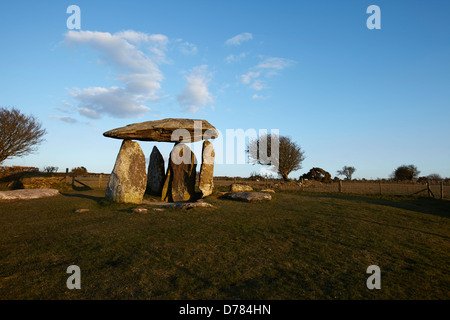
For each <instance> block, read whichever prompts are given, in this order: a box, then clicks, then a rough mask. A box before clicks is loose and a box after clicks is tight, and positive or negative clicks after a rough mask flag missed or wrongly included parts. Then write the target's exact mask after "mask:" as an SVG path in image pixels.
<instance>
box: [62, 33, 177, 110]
mask: <svg viewBox="0 0 450 320" xmlns="http://www.w3.org/2000/svg"><path fill="white" fill-rule="evenodd" d="M65 42H66V43H67V44H68V45H88V46H90V47H92V48H93V49H94V50H97V51H98V52H100V53H101V54H102V59H103V60H105V61H106V62H109V63H110V64H111V65H112V66H113V67H115V68H116V69H117V70H118V71H119V72H120V74H119V75H118V76H117V78H116V80H117V81H119V82H121V83H122V84H123V87H116V86H114V87H109V88H103V87H90V88H85V89H79V88H75V89H74V90H72V91H71V93H70V94H71V96H72V98H74V99H75V100H77V101H78V103H79V104H78V107H77V110H78V112H79V113H80V114H81V115H83V116H86V117H88V118H92V119H98V118H101V116H102V115H103V114H108V115H110V116H113V117H118V118H121V117H139V116H142V115H144V114H145V113H146V112H148V111H149V110H150V108H148V107H146V106H145V105H144V103H146V102H149V101H156V100H157V99H158V92H159V91H160V89H161V82H162V80H163V79H164V77H163V74H162V73H161V71H160V70H159V68H158V65H157V64H158V63H162V62H164V61H165V51H166V47H167V43H168V38H167V37H166V36H165V35H161V34H150V35H149V34H145V33H142V32H136V31H133V30H127V31H122V32H118V33H115V34H111V33H109V32H97V31H69V32H67V33H66V38H65ZM144 44H145V45H146V48H147V50H148V51H149V52H150V53H151V54H152V55H150V54H145V53H144V52H143V51H142V50H140V49H139V46H141V45H144Z"/></svg>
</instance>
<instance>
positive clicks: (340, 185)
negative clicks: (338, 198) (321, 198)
mask: <svg viewBox="0 0 450 320" xmlns="http://www.w3.org/2000/svg"><path fill="white" fill-rule="evenodd" d="M339 192H342V180H339Z"/></svg>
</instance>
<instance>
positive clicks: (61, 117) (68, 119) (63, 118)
mask: <svg viewBox="0 0 450 320" xmlns="http://www.w3.org/2000/svg"><path fill="white" fill-rule="evenodd" d="M49 117H50V118H54V119H58V120H61V121H64V122H66V123H72V124H73V123H78V120H77V119H74V118H72V117H68V116H49Z"/></svg>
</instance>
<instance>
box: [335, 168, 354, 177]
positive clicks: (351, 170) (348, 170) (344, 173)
mask: <svg viewBox="0 0 450 320" xmlns="http://www.w3.org/2000/svg"><path fill="white" fill-rule="evenodd" d="M355 171H356V169H355V167H348V166H344V167H343V168H342V170H338V171H337V175H338V176H345V180H352V175H353V174H354V173H355Z"/></svg>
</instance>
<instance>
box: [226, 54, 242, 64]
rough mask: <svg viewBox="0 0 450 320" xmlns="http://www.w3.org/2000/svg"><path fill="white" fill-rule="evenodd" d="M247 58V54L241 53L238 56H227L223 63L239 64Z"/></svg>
mask: <svg viewBox="0 0 450 320" xmlns="http://www.w3.org/2000/svg"><path fill="white" fill-rule="evenodd" d="M246 56H247V53H245V52H242V53H240V54H229V55H228V56H227V57H226V58H225V61H226V62H227V63H233V62H239V61H242V60H244V58H245V57H246Z"/></svg>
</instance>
